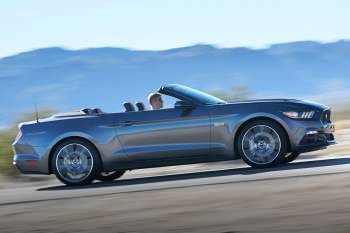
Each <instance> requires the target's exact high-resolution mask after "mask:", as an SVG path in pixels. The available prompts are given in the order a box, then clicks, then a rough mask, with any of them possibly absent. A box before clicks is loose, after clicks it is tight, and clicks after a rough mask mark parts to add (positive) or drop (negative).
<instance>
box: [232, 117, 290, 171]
mask: <svg viewBox="0 0 350 233" xmlns="http://www.w3.org/2000/svg"><path fill="white" fill-rule="evenodd" d="M237 146H238V152H239V154H240V156H241V157H242V159H243V160H244V161H245V162H246V163H247V164H248V165H250V166H252V167H255V168H266V167H272V166H274V165H277V164H279V163H280V162H281V161H282V160H283V158H284V157H285V154H286V150H287V137H286V134H285V132H284V130H283V129H282V127H281V126H280V125H279V124H277V123H275V122H273V121H269V120H257V121H253V122H250V123H248V124H247V125H246V126H244V127H243V129H242V130H241V131H240V134H239V137H238V143H237Z"/></svg>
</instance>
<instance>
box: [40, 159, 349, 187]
mask: <svg viewBox="0 0 350 233" xmlns="http://www.w3.org/2000/svg"><path fill="white" fill-rule="evenodd" d="M345 164H350V158H334V159H323V160H315V161H296V162H293V163H290V164H285V165H280V166H277V167H273V168H265V169H254V168H250V167H244V168H233V169H222V170H214V171H200V172H191V173H184V174H173V175H160V176H152V177H142V178H131V179H121V180H115V181H113V182H105V183H103V182H95V183H92V184H90V185H85V186H65V185H59V186H51V187H43V188H39V189H37V191H57V190H79V189H92V188H105V187H114V186H128V185H138V184H148V183H157V182H166V181H177V180H190V179H201V178H211V177H222V176H234V175H253V174H261V173H266V172H273V171H286V170H298V169H304V168H317V167H326V166H336V165H345Z"/></svg>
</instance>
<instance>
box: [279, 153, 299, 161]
mask: <svg viewBox="0 0 350 233" xmlns="http://www.w3.org/2000/svg"><path fill="white" fill-rule="evenodd" d="M299 155H300V153H299V152H291V153H290V154H288V155H286V156H285V157H284V159H283V160H282V161H281V164H286V163H290V162H292V161H294V160H295V159H296V158H298V156H299Z"/></svg>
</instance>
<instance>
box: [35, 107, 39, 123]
mask: <svg viewBox="0 0 350 233" xmlns="http://www.w3.org/2000/svg"><path fill="white" fill-rule="evenodd" d="M35 120H36V123H39V113H38V106H37V104H36V103H35Z"/></svg>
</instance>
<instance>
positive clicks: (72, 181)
mask: <svg viewBox="0 0 350 233" xmlns="http://www.w3.org/2000/svg"><path fill="white" fill-rule="evenodd" d="M51 166H52V168H53V171H54V173H55V175H56V177H57V178H58V179H59V180H60V181H61V182H63V183H64V184H66V185H84V184H89V183H91V182H92V181H93V180H94V179H95V177H96V176H97V174H99V173H100V170H101V160H100V157H99V154H98V152H97V150H96V149H95V147H94V146H92V145H91V144H90V143H89V142H87V141H85V140H82V139H68V140H66V141H64V142H62V143H61V144H59V145H58V146H57V148H56V149H55V151H54V154H53V156H52V159H51Z"/></svg>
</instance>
